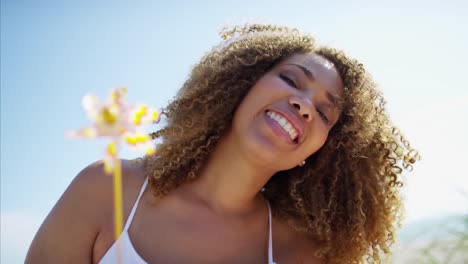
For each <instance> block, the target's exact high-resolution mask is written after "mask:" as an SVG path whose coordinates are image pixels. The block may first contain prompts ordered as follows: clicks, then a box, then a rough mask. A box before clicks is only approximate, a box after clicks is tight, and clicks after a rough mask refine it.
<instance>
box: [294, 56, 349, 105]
mask: <svg viewBox="0 0 468 264" xmlns="http://www.w3.org/2000/svg"><path fill="white" fill-rule="evenodd" d="M285 65H293V66H296V67H298V68H299V69H301V70H302V72H304V74H305V75H306V76H307V79H309V80H310V81H311V82H315V80H316V79H315V76H314V74H313V73H312V72H311V71H310V70H309V69H307V68H306V67H304V66H302V65H300V64H295V63H290V64H285ZM326 96H327V98H328V100H329V101H330V102H331V103H332V104H333V106H334V107H336V108H341V106H342V103H343V102H342V101H343V100H342V99H340V98H337V97H336V96H334V95H332V94H331V93H330V92H329V91H326Z"/></svg>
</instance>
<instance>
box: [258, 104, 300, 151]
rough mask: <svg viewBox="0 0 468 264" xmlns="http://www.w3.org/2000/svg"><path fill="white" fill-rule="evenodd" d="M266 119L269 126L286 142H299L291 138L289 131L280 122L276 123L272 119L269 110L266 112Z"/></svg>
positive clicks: (293, 143) (294, 143) (292, 143)
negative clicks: (268, 113)
mask: <svg viewBox="0 0 468 264" xmlns="http://www.w3.org/2000/svg"><path fill="white" fill-rule="evenodd" d="M265 121H266V123H267V124H268V126H269V127H270V128H271V130H272V131H273V133H275V135H276V136H278V137H279V138H281V139H282V140H283V141H284V142H286V143H288V144H291V145H296V144H297V143H296V142H294V141H293V140H292V139H291V137H290V136H289V133H288V132H286V131H284V129H283V128H282V127H281V126H280V125H279V124H278V123H276V121H275V120H273V119H271V118H270V117H269V116H268V115H267V112H265Z"/></svg>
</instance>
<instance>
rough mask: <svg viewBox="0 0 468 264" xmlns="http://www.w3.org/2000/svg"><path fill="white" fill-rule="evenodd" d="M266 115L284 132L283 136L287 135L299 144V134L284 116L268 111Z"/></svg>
mask: <svg viewBox="0 0 468 264" xmlns="http://www.w3.org/2000/svg"><path fill="white" fill-rule="evenodd" d="M266 115H267V116H268V117H269V119H271V120H272V121H274V122H275V123H276V124H277V125H278V126H279V127H280V128H281V129H282V130H283V131H282V132H283V133H282V134H287V135H288V136H289V139H290V140H291V141H292V142H294V143H295V144H297V143H299V132H298V131H297V130H296V129H295V128H294V126H293V125H292V124H291V123H290V122H289V121H288V120H287V119H286V118H285V117H284V116H282V115H281V114H279V113H276V112H274V111H270V110H267V111H266Z"/></svg>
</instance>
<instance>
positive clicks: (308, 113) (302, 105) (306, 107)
mask: <svg viewBox="0 0 468 264" xmlns="http://www.w3.org/2000/svg"><path fill="white" fill-rule="evenodd" d="M289 104H290V105H292V106H293V107H294V109H296V111H297V112H298V113H299V115H300V116H302V117H303V118H304V119H305V121H307V122H310V121H311V120H312V118H313V105H312V102H311V101H310V99H309V98H304V97H297V96H293V97H291V98H290V99H289Z"/></svg>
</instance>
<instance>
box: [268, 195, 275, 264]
mask: <svg viewBox="0 0 468 264" xmlns="http://www.w3.org/2000/svg"><path fill="white" fill-rule="evenodd" d="M267 206H268V227H269V232H268V264H275V262H274V261H273V239H272V232H271V226H272V225H271V209H270V202H268V200H267Z"/></svg>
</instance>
